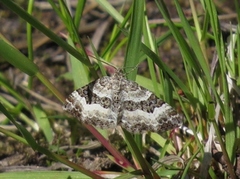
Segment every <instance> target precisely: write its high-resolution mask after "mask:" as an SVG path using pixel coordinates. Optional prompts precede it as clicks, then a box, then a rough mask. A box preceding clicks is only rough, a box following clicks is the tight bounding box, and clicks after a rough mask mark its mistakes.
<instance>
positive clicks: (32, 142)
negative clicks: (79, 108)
mask: <svg viewBox="0 0 240 179" xmlns="http://www.w3.org/2000/svg"><path fill="white" fill-rule="evenodd" d="M0 111H2V113H3V114H4V115H5V116H6V117H7V118H8V119H9V120H10V121H11V122H12V123H13V124H14V125H15V126H16V127H17V128H18V130H19V131H20V132H21V134H22V136H23V137H24V138H25V139H26V141H27V142H28V144H29V145H30V146H31V147H32V148H33V150H37V151H39V152H41V153H43V154H45V155H47V156H48V157H50V158H52V159H54V160H57V161H60V162H62V163H64V164H66V165H67V166H70V167H71V168H73V169H75V170H77V171H80V172H82V173H84V174H86V175H88V176H90V177H93V178H99V179H102V177H100V176H98V175H96V174H94V173H92V172H90V171H89V170H87V169H85V168H83V167H80V166H79V165H77V164H75V163H72V162H70V161H68V160H66V159H65V158H63V157H61V156H59V155H57V154H55V153H52V152H50V151H49V150H47V149H45V148H43V147H41V146H40V145H38V144H37V143H36V142H35V139H34V138H33V137H32V136H31V134H30V133H29V132H28V131H27V130H26V129H25V128H24V127H23V126H21V125H19V124H18V123H17V122H16V121H15V120H14V119H13V118H12V116H11V115H10V114H9V113H8V111H7V110H6V109H5V108H4V106H3V105H2V104H1V103H0Z"/></svg>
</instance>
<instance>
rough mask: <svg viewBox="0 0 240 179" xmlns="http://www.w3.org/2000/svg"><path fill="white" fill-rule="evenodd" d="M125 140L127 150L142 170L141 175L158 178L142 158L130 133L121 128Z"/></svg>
mask: <svg viewBox="0 0 240 179" xmlns="http://www.w3.org/2000/svg"><path fill="white" fill-rule="evenodd" d="M122 130H123V133H124V136H125V141H126V143H127V145H128V148H129V150H130V151H131V153H132V155H133V158H134V159H135V160H136V161H137V163H138V164H139V165H140V166H141V170H142V171H143V175H144V176H145V178H156V179H157V178H159V179H160V177H159V176H158V175H157V173H156V172H155V170H154V169H153V168H152V167H151V166H150V165H149V163H148V162H147V161H146V159H145V158H143V156H142V154H141V152H140V150H139V148H138V146H137V145H136V142H135V141H134V139H133V137H132V134H130V133H129V132H128V131H127V130H125V129H122Z"/></svg>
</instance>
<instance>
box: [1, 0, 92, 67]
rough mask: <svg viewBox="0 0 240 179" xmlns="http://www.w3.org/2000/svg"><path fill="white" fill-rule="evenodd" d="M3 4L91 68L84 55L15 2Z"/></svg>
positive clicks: (3, 1) (7, 1)
mask: <svg viewBox="0 0 240 179" xmlns="http://www.w3.org/2000/svg"><path fill="white" fill-rule="evenodd" d="M1 2H2V3H3V4H4V5H5V6H7V7H8V8H9V9H10V10H11V11H13V12H15V13H16V14H17V15H19V16H20V17H21V18H23V19H24V20H25V21H27V22H28V23H29V24H31V25H32V26H33V27H35V28H36V29H38V30H39V31H41V32H42V33H44V34H45V35H46V36H48V37H49V38H50V39H51V40H53V41H54V42H55V43H57V44H58V45H59V46H61V47H62V48H63V49H65V50H66V51H67V52H69V53H70V54H72V55H73V56H74V57H76V58H77V59H78V60H80V61H81V62H83V63H84V64H86V65H87V66H91V63H90V61H89V60H88V59H86V57H85V56H84V55H83V54H81V53H79V52H78V51H77V50H76V49H74V48H73V47H72V46H70V45H69V44H67V43H66V42H65V41H64V40H62V39H61V38H60V37H58V36H57V35H56V34H54V33H53V32H52V31H51V30H49V29H48V28H46V27H45V26H44V25H43V24H42V23H40V22H39V21H38V20H36V19H35V18H34V17H32V16H31V15H29V14H28V13H26V12H25V11H24V10H23V9H22V8H20V7H19V6H17V5H16V4H15V3H14V2H13V1H9V0H1Z"/></svg>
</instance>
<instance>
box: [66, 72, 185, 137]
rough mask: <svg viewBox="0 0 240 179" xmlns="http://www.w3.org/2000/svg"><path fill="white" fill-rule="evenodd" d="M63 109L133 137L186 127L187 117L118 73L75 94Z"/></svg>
mask: <svg viewBox="0 0 240 179" xmlns="http://www.w3.org/2000/svg"><path fill="white" fill-rule="evenodd" d="M63 109H64V110H66V111H68V112H70V113H71V114H72V115H73V116H75V117H77V118H78V119H79V120H80V121H81V122H83V123H86V124H90V125H93V126H95V127H100V128H102V129H106V128H115V127H116V126H117V125H120V126H121V127H123V128H125V129H126V130H128V131H129V132H132V133H143V132H144V131H152V132H164V131H167V130H170V129H173V128H176V127H179V126H181V125H182V122H183V116H182V115H180V114H178V113H177V112H176V111H175V110H174V109H173V108H172V107H171V106H170V105H168V104H167V103H165V102H164V101H163V100H161V99H159V98H157V97H156V96H155V95H154V94H153V93H152V92H150V91H148V90H147V89H145V88H143V87H141V86H139V85H138V84H137V83H136V82H133V81H129V80H127V79H126V78H125V76H124V75H123V74H122V73H121V71H117V72H116V73H115V74H114V75H113V76H111V77H108V76H105V77H102V78H100V79H98V80H96V81H94V82H92V83H90V84H89V85H86V86H84V87H83V88H80V89H77V90H76V91H74V92H72V93H71V94H70V95H69V96H68V98H67V99H66V103H65V105H64V106H63Z"/></svg>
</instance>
